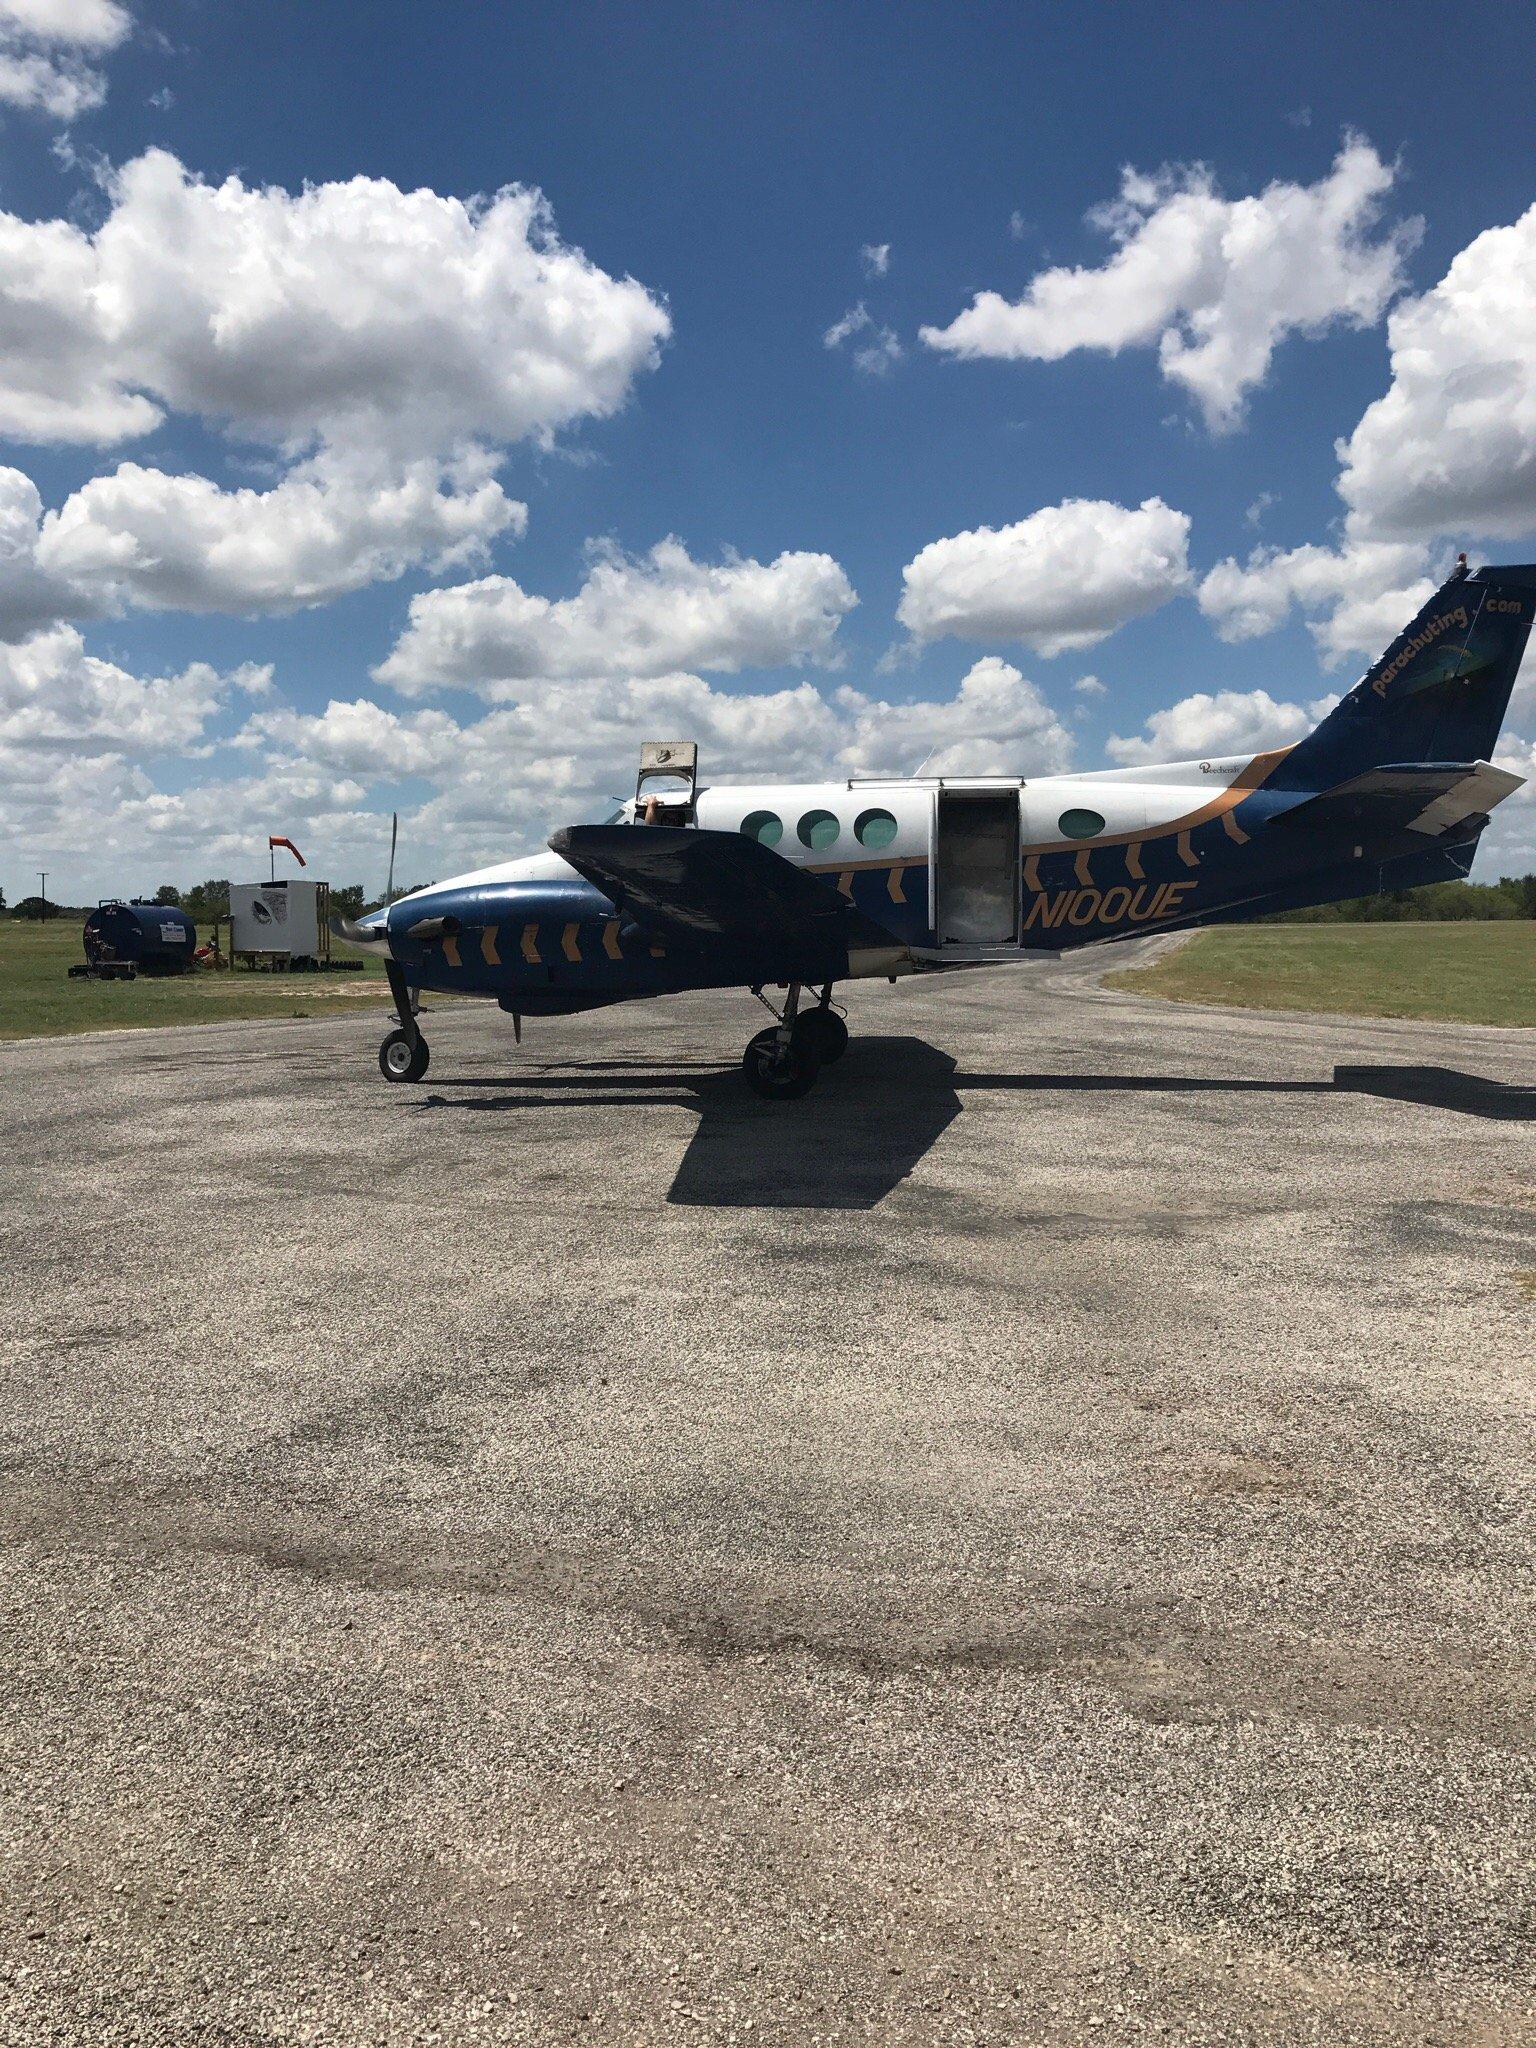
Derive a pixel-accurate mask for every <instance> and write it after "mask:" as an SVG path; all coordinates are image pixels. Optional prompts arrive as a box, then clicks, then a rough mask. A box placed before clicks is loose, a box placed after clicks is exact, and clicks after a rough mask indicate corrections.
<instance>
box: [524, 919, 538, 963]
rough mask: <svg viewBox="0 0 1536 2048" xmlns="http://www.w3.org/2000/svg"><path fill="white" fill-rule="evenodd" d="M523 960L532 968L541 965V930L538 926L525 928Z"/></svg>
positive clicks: (526, 926)
mask: <svg viewBox="0 0 1536 2048" xmlns="http://www.w3.org/2000/svg"><path fill="white" fill-rule="evenodd" d="M523 958H524V959H525V960H526V961H527V962H528V965H529V966H530V967H537V966H538V965H539V928H538V926H537V925H536V924H525V925H524V926H523Z"/></svg>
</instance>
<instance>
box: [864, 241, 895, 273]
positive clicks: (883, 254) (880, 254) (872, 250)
mask: <svg viewBox="0 0 1536 2048" xmlns="http://www.w3.org/2000/svg"><path fill="white" fill-rule="evenodd" d="M859 261H860V262H861V263H862V264H863V265H864V274H865V276H866V277H884V276H885V274H886V272H887V271H888V270H889V269H890V267H891V245H890V243H889V242H866V243H865V244H864V246H863V248H862V249H861V250H860V251H859Z"/></svg>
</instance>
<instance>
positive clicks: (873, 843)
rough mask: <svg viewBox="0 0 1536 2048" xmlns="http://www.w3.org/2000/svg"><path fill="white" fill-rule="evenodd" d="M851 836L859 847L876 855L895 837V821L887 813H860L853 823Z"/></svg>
mask: <svg viewBox="0 0 1536 2048" xmlns="http://www.w3.org/2000/svg"><path fill="white" fill-rule="evenodd" d="M853 836H854V838H855V839H857V841H858V842H859V844H860V846H867V847H868V848H869V849H870V851H871V852H872V853H878V852H879V850H880V848H881V847H882V846H889V845H890V843H891V841H892V840H893V839H894V838H895V837H896V820H895V819H894V818H893V817H892V816H891V814H890V812H889V811H861V812H860V813H859V816H858V817H857V818H856V819H855V821H854V827H853Z"/></svg>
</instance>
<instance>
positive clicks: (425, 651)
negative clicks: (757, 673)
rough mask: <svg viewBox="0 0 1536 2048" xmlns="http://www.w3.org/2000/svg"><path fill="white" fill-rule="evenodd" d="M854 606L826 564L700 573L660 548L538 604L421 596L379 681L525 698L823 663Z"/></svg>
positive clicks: (500, 582)
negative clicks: (543, 687) (543, 685)
mask: <svg viewBox="0 0 1536 2048" xmlns="http://www.w3.org/2000/svg"><path fill="white" fill-rule="evenodd" d="M857 602H858V599H857V598H856V597H855V595H854V592H853V588H852V586H851V584H850V583H849V581H848V579H847V577H846V576H845V575H844V574H843V571H842V569H841V568H840V567H839V566H838V564H837V563H836V562H835V561H834V560H833V559H832V557H831V556H830V555H817V554H782V555H780V556H778V557H777V559H776V560H774V561H772V562H755V561H747V560H743V559H741V558H740V557H739V556H735V555H728V556H727V557H726V558H725V560H724V561H722V562H718V563H706V562H696V561H694V560H693V558H692V557H691V556H690V555H689V553H688V550H687V549H686V548H685V547H684V546H683V544H682V542H681V541H678V540H670V539H669V540H664V541H661V542H659V543H658V544H657V546H655V547H653V548H652V549H651V551H650V553H649V554H648V555H643V556H640V557H631V556H628V555H624V554H621V553H620V552H619V551H618V550H617V549H605V550H601V551H599V552H598V553H597V554H596V557H595V559H594V561H593V563H592V566H591V568H590V569H589V571H588V574H587V578H586V581H585V582H584V583H583V584H582V586H581V588H580V590H579V591H578V592H577V593H576V595H575V596H574V597H569V598H561V599H557V600H553V601H552V600H551V599H549V598H545V597H536V596H534V595H532V594H531V593H530V592H528V591H525V590H524V589H523V588H522V587H521V585H519V584H518V583H516V582H514V581H513V579H512V578H511V577H510V576H487V577H484V578H482V579H481V580H480V581H478V582H474V583H462V584H457V585H453V586H450V587H449V588H447V589H443V590H429V591H426V592H423V593H422V594H421V595H420V596H418V597H414V598H413V599H412V600H411V607H410V623H409V624H408V626H407V627H406V630H405V632H404V634H403V635H402V636H401V639H400V640H399V642H398V643H397V645H396V646H395V648H394V650H393V652H392V653H391V654H390V655H389V657H388V659H387V660H385V661H384V662H382V663H381V664H380V666H379V667H378V668H377V669H376V670H375V671H374V673H375V675H376V676H377V677H378V678H379V679H380V681H382V682H386V683H390V684H393V686H394V687H395V688H396V689H398V690H402V691H405V692H407V693H417V692H421V691H424V690H428V689H431V688H433V687H434V686H436V685H438V684H443V683H462V684H468V685H470V686H471V687H473V688H477V689H481V690H483V691H485V692H486V694H487V695H491V696H520V695H523V694H525V693H526V686H527V685H528V684H530V683H534V682H538V681H541V680H543V679H546V678H553V677H576V676H603V675H638V676H647V675H648V676H656V675H663V674H666V673H667V672H669V671H672V670H677V669H681V668H684V667H698V668H707V669H715V670H724V671H725V672H727V673H732V672H734V671H735V670H737V669H741V668H777V667H779V666H780V665H781V664H782V663H784V662H789V661H801V660H809V661H816V662H823V663H827V662H831V661H832V660H833V658H834V647H833V641H834V636H835V635H836V632H837V629H838V626H839V624H840V623H841V621H842V619H843V617H844V616H845V615H846V614H847V613H848V612H849V611H851V610H852V609H853V607H854V605H855V604H856V603H857Z"/></svg>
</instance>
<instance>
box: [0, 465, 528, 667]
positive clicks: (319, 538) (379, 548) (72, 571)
mask: <svg viewBox="0 0 1536 2048" xmlns="http://www.w3.org/2000/svg"><path fill="white" fill-rule="evenodd" d="M490 466H491V465H490V463H489V461H488V460H487V459H486V458H484V457H482V456H479V455H473V456H468V457H465V458H463V459H461V461H460V462H459V463H458V464H457V465H454V466H452V467H446V468H445V466H444V465H442V464H440V463H438V462H435V461H432V460H419V461H415V462H410V463H405V464H402V465H400V466H399V467H398V468H395V469H389V470H383V471H380V470H379V469H377V468H376V467H374V466H373V465H372V464H371V463H369V462H368V461H367V460H365V459H358V458H353V457H350V456H341V455H336V454H333V453H331V452H329V451H326V452H324V453H322V454H321V455H319V456H317V457H315V458H314V459H312V460H310V461H307V462H303V463H300V464H298V465H296V466H295V467H294V468H293V469H291V470H290V471H289V472H288V473H287V474H286V475H285V476H284V477H282V478H281V479H280V481H279V482H278V483H277V484H275V485H274V486H273V487H272V489H270V490H266V491H257V490H250V489H242V490H233V491H225V490H220V489H219V487H218V486H217V485H216V484H214V483H211V482H210V481H209V480H208V479H207V478H206V477H202V476H169V475H166V474H165V473H164V472H162V471H160V470H155V469H144V468H141V467H140V466H139V465H138V464H137V463H131V462H128V463H123V464H121V465H120V466H119V467H118V469H117V470H115V471H114V472H113V473H112V474H111V475H110V476H100V477H95V478H93V479H92V480H91V481H90V482H89V483H87V484H85V485H83V486H82V488H81V489H80V490H78V491H76V492H75V493H74V495H73V496H72V497H70V498H68V499H67V500H66V501H65V503H64V504H63V506H62V507H61V508H60V509H59V510H58V511H57V512H50V513H49V514H48V515H47V516H46V518H45V519H44V520H43V522H42V527H41V531H40V533H39V536H38V541H37V548H36V560H37V564H38V567H39V569H40V570H41V571H42V572H43V573H44V575H45V576H47V577H52V578H54V579H56V581H57V582H58V583H59V584H61V585H68V586H71V587H72V588H73V589H74V591H75V592H76V593H77V603H80V604H83V605H85V606H86V607H88V608H91V609H95V610H118V609H121V608H122V607H123V606H125V605H136V606H144V607H152V608H156V609H162V610H165V609H169V610H179V611H230V612H249V611H277V612H282V611H292V610H296V609H297V608H299V607H300V606H303V605H313V604H321V603H324V602H325V601H326V600H327V599H330V598H334V597H339V596H340V595H342V594H343V593H344V592H346V591H349V590H356V589H358V588H360V587H361V586H362V585H364V584H367V583H374V582H379V581H382V580H387V579H389V578H392V577H395V576H399V575H401V574H403V573H404V571H405V570H407V569H410V568H413V567H415V566H417V565H418V564H420V563H427V564H429V565H430V566H431V567H432V568H434V569H437V570H442V569H446V568H452V567H463V566H465V565H466V564H467V563H472V562H474V561H475V560H476V559H477V558H478V557H481V556H483V554H484V550H485V548H486V545H487V543H488V542H489V541H491V540H492V539H493V538H494V537H495V536H496V535H497V534H500V533H505V532H509V531H510V532H513V533H521V532H522V531H523V528H524V526H525V525H526V523H527V515H526V510H525V508H524V507H523V506H522V505H520V504H517V503H515V502H514V501H512V500H511V499H509V498H508V497H507V496H506V495H505V493H504V492H503V491H502V488H501V486H500V485H499V484H498V483H497V482H496V481H495V480H494V479H493V478H492V477H491V476H490V475H489V474H488V470H489V468H490ZM3 474H9V475H12V476H14V475H16V474H17V472H15V471H10V472H5V473H3ZM3 618H4V585H3V581H0V629H3Z"/></svg>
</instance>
